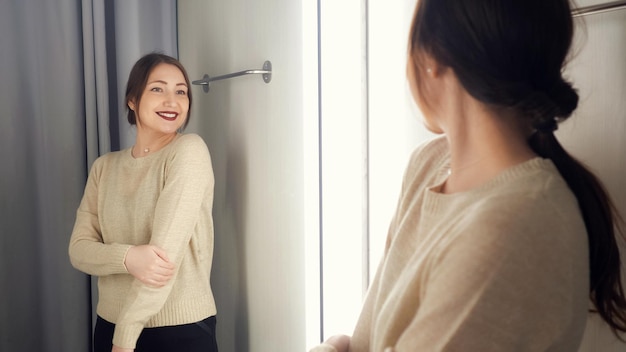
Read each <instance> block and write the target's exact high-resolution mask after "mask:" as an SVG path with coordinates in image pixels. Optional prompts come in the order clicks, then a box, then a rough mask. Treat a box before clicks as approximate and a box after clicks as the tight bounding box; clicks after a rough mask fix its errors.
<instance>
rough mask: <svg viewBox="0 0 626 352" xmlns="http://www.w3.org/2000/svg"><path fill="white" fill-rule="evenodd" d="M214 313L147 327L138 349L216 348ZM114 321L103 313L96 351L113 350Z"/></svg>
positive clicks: (209, 351)
mask: <svg viewBox="0 0 626 352" xmlns="http://www.w3.org/2000/svg"><path fill="white" fill-rule="evenodd" d="M215 324H216V320H215V316H212V317H209V318H206V319H204V320H202V321H199V322H197V323H192V324H184V325H176V326H164V327H158V328H145V329H143V331H142V332H141V335H140V336H139V340H137V347H136V348H135V352H179V351H185V352H217V340H216V338H215ZM114 330H115V324H113V323H110V322H108V321H106V320H104V319H102V318H100V317H98V319H97V320H96V328H95V331H94V334H93V345H94V352H111V349H112V348H113V332H114Z"/></svg>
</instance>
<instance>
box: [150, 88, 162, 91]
mask: <svg viewBox="0 0 626 352" xmlns="http://www.w3.org/2000/svg"><path fill="white" fill-rule="evenodd" d="M150 91H151V92H162V91H163V89H161V87H152V88H151V89H150Z"/></svg>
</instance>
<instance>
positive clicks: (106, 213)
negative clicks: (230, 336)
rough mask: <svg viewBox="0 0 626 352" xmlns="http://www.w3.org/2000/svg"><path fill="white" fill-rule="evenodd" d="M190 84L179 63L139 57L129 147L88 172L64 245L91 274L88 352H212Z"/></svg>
mask: <svg viewBox="0 0 626 352" xmlns="http://www.w3.org/2000/svg"><path fill="white" fill-rule="evenodd" d="M188 89H189V79H188V77H187V73H186V72H185V69H184V68H183V66H182V65H181V64H180V62H178V60H176V59H174V58H172V57H169V56H166V55H162V54H155V53H153V54H148V55H146V56H144V57H142V58H141V59H140V60H139V61H137V63H136V64H135V66H134V67H133V69H132V71H131V73H130V77H129V79H128V85H127V89H126V103H127V105H128V108H129V110H128V122H129V123H130V124H131V125H136V126H137V139H136V142H135V145H134V146H133V147H131V148H128V149H124V150H122V151H119V152H112V153H108V154H106V155H103V156H102V157H100V158H98V159H97V160H96V161H95V163H94V164H93V166H92V168H91V172H90V174H89V179H88V180H87V185H86V186H85V193H84V195H83V199H82V201H81V204H80V207H79V209H78V212H77V214H76V222H75V225H74V230H73V232H72V237H71V240H70V245H69V254H70V259H71V261H72V264H73V265H74V267H76V268H77V269H79V270H81V271H83V272H85V273H88V274H90V275H94V276H98V293H99V297H100V301H99V302H98V308H97V313H98V320H97V322H96V327H95V332H94V351H96V352H98V351H102V352H109V351H113V352H126V351H138V352H140V351H217V343H216V339H215V324H216V320H215V314H216V307H215V301H214V299H213V294H212V292H211V287H210V272H211V263H212V259H213V218H212V215H211V214H212V206H213V186H214V179H213V169H212V165H211V158H210V155H209V151H208V148H207V146H206V144H205V143H204V141H203V140H202V139H201V138H200V137H199V136H198V135H195V134H185V135H183V134H181V133H179V132H178V131H179V130H180V129H181V128H184V127H185V125H186V124H187V122H188V114H189V109H190V107H191V94H190V92H189V90H188Z"/></svg>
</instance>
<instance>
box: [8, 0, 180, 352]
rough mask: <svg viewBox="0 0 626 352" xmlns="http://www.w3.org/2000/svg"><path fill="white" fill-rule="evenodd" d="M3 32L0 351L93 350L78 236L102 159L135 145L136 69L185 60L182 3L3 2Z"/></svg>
mask: <svg viewBox="0 0 626 352" xmlns="http://www.w3.org/2000/svg"><path fill="white" fill-rule="evenodd" d="M0 33H2V34H1V35H0V48H2V50H0V77H1V78H2V80H1V81H0V163H1V164H2V166H1V167H0V169H1V171H0V175H1V177H0V351H25V352H30V351H33V352H35V351H36V352H47V351H50V352H52V351H55V352H56V351H70V352H72V351H77V352H82V351H89V350H90V349H91V347H90V345H91V323H90V321H91V319H92V306H94V307H95V300H93V299H92V297H91V290H92V285H91V280H90V278H89V277H88V276H87V275H85V274H83V273H80V272H78V271H77V270H75V269H74V268H72V267H71V265H70V263H69V259H68V255H67V246H68V242H69V236H70V233H71V230H72V227H73V224H74V219H75V213H76V208H77V207H78V203H79V202H80V199H81V197H82V192H83V188H84V185H85V180H86V176H87V172H88V170H89V167H90V166H91V164H92V163H93V160H95V158H96V157H98V156H99V155H101V154H104V153H106V152H108V151H110V150H117V149H120V148H124V147H127V146H130V145H131V144H132V142H133V140H134V131H133V129H132V128H129V127H127V125H128V124H127V123H125V111H124V106H123V95H124V88H125V83H126V77H127V76H128V73H129V71H130V68H131V66H132V64H133V63H134V62H135V61H136V60H137V59H138V58H139V57H140V56H141V55H143V54H145V53H147V52H150V51H161V52H164V53H167V54H170V55H173V56H175V55H176V1H175V0H162V1H151V0H127V1H118V0H116V1H110V0H82V1H81V0H47V1H39V0H9V1H2V2H0ZM120 97H122V99H120ZM120 103H121V105H120ZM123 123H125V124H123ZM93 287H95V286H93Z"/></svg>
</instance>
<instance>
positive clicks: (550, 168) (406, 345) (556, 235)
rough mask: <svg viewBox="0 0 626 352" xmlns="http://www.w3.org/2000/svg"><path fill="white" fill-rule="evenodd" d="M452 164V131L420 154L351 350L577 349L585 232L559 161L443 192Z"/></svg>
mask: <svg viewBox="0 0 626 352" xmlns="http://www.w3.org/2000/svg"><path fill="white" fill-rule="evenodd" d="M448 169H449V151H448V146H447V141H446V139H445V138H444V137H439V138H436V139H434V140H433V141H430V142H429V143H427V144H425V145H424V146H422V147H420V148H418V150H416V151H415V152H414V154H413V155H412V158H411V161H410V164H409V166H408V168H407V170H406V174H405V178H404V181H403V188H402V192H401V196H400V200H399V203H398V208H397V212H396V215H395V217H394V218H393V220H392V223H391V226H390V229H389V234H388V238H387V243H386V248H385V253H384V258H383V260H382V261H381V263H380V266H379V267H378V271H377V274H376V277H375V278H374V280H373V282H372V285H371V287H370V289H369V292H368V295H367V297H366V300H365V303H364V306H363V310H362V313H361V316H360V318H359V320H358V323H357V326H356V329H355V331H354V334H353V336H352V340H351V344H350V347H351V349H350V350H351V351H358V352H362V351H363V352H364V351H396V352H405V351H411V352H414V351H481V352H489V351H494V352H495V351H498V352H501V351H576V350H577V347H578V345H579V344H580V340H581V338H582V334H583V330H584V326H585V322H586V317H587V307H588V305H587V302H588V300H587V299H588V292H589V291H588V290H589V287H588V285H589V283H588V276H589V271H588V270H589V269H588V253H587V235H586V231H585V226H584V223H583V221H582V218H581V214H580V211H579V209H578V205H577V201H576V199H575V197H574V195H573V194H572V193H571V191H570V190H569V188H568V187H567V185H566V184H565V182H564V181H563V179H562V178H561V177H560V175H559V173H558V170H557V169H556V168H555V166H554V164H553V163H552V162H551V161H549V160H545V159H541V158H535V159H532V160H529V161H527V162H525V163H522V164H519V165H517V166H514V167H512V168H510V169H508V170H506V171H504V172H503V173H501V174H500V175H498V176H497V177H495V178H494V179H492V180H491V181H489V182H487V183H486V184H484V185H482V186H480V187H478V188H475V189H472V190H470V191H467V192H462V193H456V194H449V195H447V194H441V193H438V192H437V190H438V189H439V187H440V185H441V184H442V183H443V182H444V181H445V179H446V177H447V172H448ZM327 350H330V351H332V349H326V347H322V346H319V347H318V348H316V349H314V351H327Z"/></svg>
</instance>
